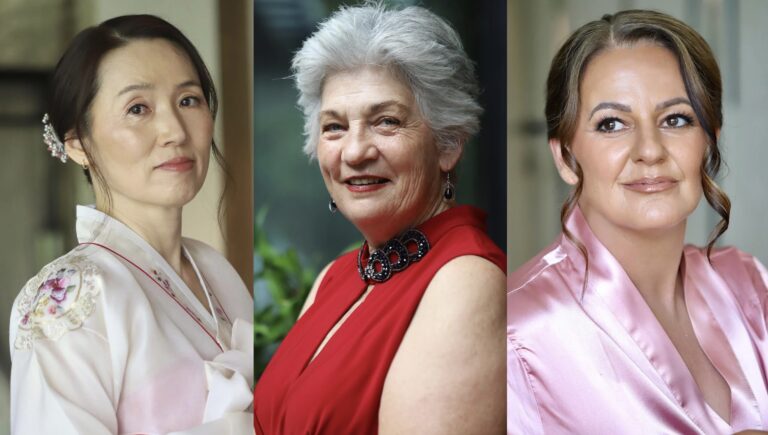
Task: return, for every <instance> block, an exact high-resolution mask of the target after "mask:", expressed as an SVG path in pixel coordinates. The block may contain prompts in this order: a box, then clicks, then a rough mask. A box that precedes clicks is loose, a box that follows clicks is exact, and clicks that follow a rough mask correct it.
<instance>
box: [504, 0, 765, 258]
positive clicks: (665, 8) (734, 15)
mask: <svg viewBox="0 0 768 435" xmlns="http://www.w3.org/2000/svg"><path fill="white" fill-rule="evenodd" d="M623 9H655V10H658V11H662V12H666V13H668V14H670V15H672V16H674V17H677V18H678V19H681V20H683V21H685V22H686V23H688V24H689V25H691V26H692V27H693V28H694V29H696V30H697V31H698V32H699V33H700V34H701V35H702V36H703V37H704V38H705V39H706V40H707V42H708V43H709V44H710V46H711V47H712V50H713V51H714V53H715V56H716V57H717V60H718V63H719V65H720V70H721V74H722V78H723V91H724V92H723V111H724V113H723V117H724V127H723V131H722V133H721V136H720V149H721V152H722V154H723V158H724V160H725V163H726V167H725V168H724V170H723V171H722V176H721V178H720V179H719V184H720V186H721V187H722V188H723V189H724V190H725V192H726V193H727V194H728V196H729V197H730V199H731V202H732V208H731V223H730V228H729V229H728V231H727V232H726V233H725V234H724V235H723V236H722V237H721V238H720V239H719V242H718V244H719V245H720V246H723V245H733V246H736V247H738V248H740V249H742V250H744V251H746V252H749V253H751V254H753V255H755V256H757V258H758V259H760V260H761V261H762V262H763V264H765V263H766V262H768V232H766V231H765V230H764V226H763V224H764V222H765V219H766V217H768V193H767V192H766V186H768V171H766V170H765V162H768V146H766V139H765V138H766V137H768V122H765V116H766V113H768V110H767V109H766V102H767V101H768V84H766V77H768V50H766V49H765V46H763V45H762V44H763V42H764V41H763V39H762V38H763V37H764V33H763V32H764V31H765V30H764V29H765V24H766V23H768V2H766V1H763V0H588V1H587V0H539V1H528V0H509V1H508V3H507V71H508V73H509V81H508V86H507V102H508V105H507V107H508V109H507V120H508V121H507V122H508V130H507V134H508V136H507V144H508V152H507V171H508V172H507V189H508V193H509V202H508V207H509V213H508V215H507V218H508V231H509V238H508V250H507V255H508V257H507V258H508V261H509V263H508V270H509V271H510V272H511V271H513V270H515V269H516V268H517V267H519V266H521V265H522V264H523V263H525V261H527V260H528V259H530V258H531V257H533V256H534V255H535V254H536V253H537V252H539V251H540V250H541V249H543V248H544V247H546V246H547V245H548V244H550V243H551V242H552V241H554V239H555V237H556V236H557V234H559V232H560V206H561V204H562V202H563V200H564V199H565V197H566V195H567V192H568V186H567V185H566V184H565V183H564V182H562V181H561V180H560V177H559V176H558V175H557V172H556V171H555V166H554V164H553V162H552V156H551V154H550V151H549V147H548V146H547V135H546V123H545V119H544V95H545V82H546V78H547V74H548V72H549V64H550V62H551V61H552V57H553V56H554V55H555V52H556V51H557V49H558V48H560V46H561V45H562V44H563V42H565V40H566V38H567V37H568V36H569V35H570V34H571V33H572V32H573V31H574V30H576V28H578V27H580V26H581V25H583V24H585V23H587V22H589V21H592V20H596V19H600V17H601V16H602V15H603V14H606V13H613V12H616V11H619V10H623ZM718 220H719V217H718V216H717V214H716V213H715V212H714V211H712V209H711V208H710V207H709V205H708V204H707V202H706V200H702V202H701V204H700V205H699V208H698V209H697V210H696V213H695V214H694V215H693V216H692V218H690V219H689V220H688V228H687V234H686V238H687V241H688V243H694V244H697V245H704V244H706V241H707V237H708V236H709V233H710V231H711V230H712V228H714V226H715V224H716V223H717V221H718Z"/></svg>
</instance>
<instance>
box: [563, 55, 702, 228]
mask: <svg viewBox="0 0 768 435" xmlns="http://www.w3.org/2000/svg"><path fill="white" fill-rule="evenodd" d="M706 147H707V137H706V134H705V132H704V130H703V129H702V128H701V127H700V125H699V122H698V120H697V119H696V115H695V113H694V111H693V108H692V106H691V103H690V100H689V98H688V95H687V93H686V91H685V86H684V84H683V80H682V76H681V75H680V70H679V67H678V62H677V59H676V58H675V56H674V55H673V54H672V52H670V51H669V50H668V49H666V48H663V47H660V46H657V45H652V44H650V43H645V42H640V43H637V44H635V45H633V46H630V47H620V48H612V49H609V50H607V51H604V52H602V53H600V54H598V55H597V56H595V57H594V59H592V60H591V61H590V62H589V64H588V65H587V67H586V69H585V71H584V74H583V76H582V82H581V86H580V106H579V114H578V123H577V127H576V132H575V134H574V136H573V140H572V143H571V150H572V153H573V155H574V157H575V158H576V160H577V161H578V163H579V165H580V166H581V169H582V173H583V177H584V180H583V190H582V194H581V197H580V199H579V206H580V208H581V210H582V211H583V212H584V215H585V217H586V218H587V221H588V222H589V223H590V226H591V227H592V228H593V230H595V231H596V232H600V229H601V228H606V227H611V228H614V229H623V230H631V231H636V232H647V231H651V232H656V231H664V230H669V229H678V230H680V229H681V228H682V229H683V230H684V228H685V220H686V218H687V217H688V216H689V215H690V214H691V213H692V212H693V210H694V209H695V208H696V206H697V204H698V203H699V200H700V199H701V194H702V187H701V175H700V169H701V164H702V160H703V158H704V152H705V150H706ZM553 152H555V159H556V161H557V163H558V170H559V171H560V173H561V175H562V177H563V179H565V180H566V182H569V183H571V184H574V183H575V181H576V179H577V178H576V175H575V174H573V172H571V171H570V170H569V169H568V168H567V167H566V166H565V165H564V163H563V162H562V159H560V160H559V161H558V158H559V157H558V156H559V147H558V146H556V143H554V144H553Z"/></svg>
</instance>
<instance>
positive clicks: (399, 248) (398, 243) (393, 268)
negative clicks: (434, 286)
mask: <svg viewBox="0 0 768 435" xmlns="http://www.w3.org/2000/svg"><path fill="white" fill-rule="evenodd" d="M409 246H413V247H415V250H414V251H409ZM368 251H369V249H368V242H367V241H366V242H364V243H363V246H362V247H361V248H360V252H358V253H357V271H358V273H360V278H362V280H363V282H365V283H368V284H370V283H374V282H375V283H381V282H384V281H386V280H388V279H389V278H391V277H392V275H393V274H395V273H396V272H400V271H402V270H405V268H407V267H408V266H410V265H411V263H415V262H417V261H419V260H421V259H422V258H424V256H425V255H427V252H429V240H427V236H425V235H424V233H422V232H421V231H419V230H417V229H411V230H408V231H406V232H405V233H403V234H402V235H401V236H399V237H395V238H394V239H391V240H390V241H388V242H387V243H385V244H384V245H383V246H382V247H381V249H377V250H375V251H373V252H370V253H369V252H368ZM365 256H367V260H366V261H365V264H363V257H365ZM393 257H394V258H393ZM376 265H378V267H376Z"/></svg>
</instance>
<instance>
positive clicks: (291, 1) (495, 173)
mask: <svg viewBox="0 0 768 435" xmlns="http://www.w3.org/2000/svg"><path fill="white" fill-rule="evenodd" d="M346 3H349V4H355V3H357V2H346ZM386 3H387V4H390V5H393V6H407V5H413V4H417V5H419V6H424V7H426V8H428V9H430V10H431V11H433V12H434V13H436V14H437V15H439V16H441V17H443V18H444V19H446V20H448V21H449V22H450V23H451V24H452V25H453V26H454V28H455V29H456V30H457V31H458V33H459V35H460V36H461V38H462V41H463V43H464V48H465V50H466V51H467V53H468V55H469V57H470V58H472V59H473V60H474V61H475V62H476V63H477V74H478V76H479V79H480V83H481V88H482V95H481V97H480V104H481V105H482V106H483V108H484V109H485V113H484V115H483V116H482V118H481V130H480V133H479V135H477V136H476V137H475V138H474V139H473V140H472V141H470V142H469V143H468V144H467V145H466V146H465V149H464V157H463V158H462V160H461V162H460V163H459V166H458V182H457V183H456V184H457V200H458V202H459V203H461V204H473V205H476V206H478V207H480V208H482V209H484V210H485V211H487V212H488V229H489V232H490V234H491V237H492V238H493V239H494V241H496V243H497V244H498V245H499V246H500V247H502V248H503V247H505V246H506V188H505V186H506V183H505V177H506V168H505V162H506V159H505V153H506V147H505V143H506V142H505V140H506V124H505V122H506V115H505V112H506V105H505V86H506V71H505V63H504V56H505V53H506V49H505V38H504V35H505V22H504V21H505V17H506V14H505V8H506V5H505V3H504V1H503V0H488V1H481V2H477V1H472V0H458V1H451V2H444V1H437V0H421V1H388V2H386ZM340 4H342V2H340V1H337V0H305V1H302V0H279V1H278V0H255V2H254V15H253V16H254V59H255V65H254V90H253V95H254V166H253V171H254V184H255V186H256V187H255V196H254V204H255V208H256V212H257V216H256V222H257V228H256V230H255V232H256V235H255V238H256V240H255V244H256V255H255V275H256V281H255V283H254V304H255V309H256V319H255V328H256V372H257V376H258V373H260V372H261V370H262V369H263V367H264V365H265V364H266V362H267V360H268V358H269V356H270V355H271V353H272V352H273V351H274V349H275V347H276V346H277V344H278V342H279V340H280V338H282V336H283V335H284V334H285V332H287V329H288V328H290V326H291V325H292V324H293V322H294V320H295V318H296V315H297V314H298V310H299V309H300V307H301V304H302V303H303V301H304V297H305V295H306V292H307V291H308V289H309V287H310V286H311V284H312V282H313V281H314V278H315V276H316V275H317V273H319V271H320V270H321V269H322V268H323V267H324V266H325V265H326V264H328V263H329V262H330V261H332V260H333V259H334V258H336V257H338V256H339V255H340V254H341V253H342V252H344V251H345V250H347V249H350V248H358V247H359V246H360V244H361V243H362V236H361V235H360V233H359V232H358V231H357V230H356V229H355V228H354V227H353V226H352V225H351V224H350V223H349V222H347V221H346V220H345V218H344V217H343V216H342V215H341V213H336V214H330V213H329V211H328V200H329V196H328V193H327V191H326V190H325V185H324V184H323V180H322V177H321V175H320V171H319V169H318V167H317V162H316V161H309V158H308V157H307V156H306V155H304V154H303V152H302V146H303V144H304V139H303V136H302V129H303V118H302V114H301V112H300V110H299V109H298V108H297V105H296V100H297V96H298V94H297V91H296V90H295V88H294V87H293V82H292V80H291V78H290V74H291V73H290V70H289V68H290V60H291V57H292V56H293V54H294V53H295V52H296V51H297V50H298V49H299V48H300V46H301V43H302V41H304V40H305V39H306V38H307V37H308V36H309V35H310V34H311V33H312V32H314V30H315V29H316V26H317V24H318V22H319V21H321V20H323V19H324V18H326V17H328V16H329V15H330V13H331V12H333V11H334V10H336V9H337V8H338V6H339V5H340Z"/></svg>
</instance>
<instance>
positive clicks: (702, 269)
mask: <svg viewBox="0 0 768 435" xmlns="http://www.w3.org/2000/svg"><path fill="white" fill-rule="evenodd" d="M546 117H547V127H548V136H549V145H550V148H551V151H552V155H553V156H554V161H555V164H556V166H557V170H558V172H559V174H560V176H561V178H562V179H563V180H564V181H565V182H566V183H568V184H570V185H571V186H573V188H572V191H571V195H570V196H569V197H568V199H567V201H566V203H565V204H564V206H563V210H562V215H561V217H562V226H563V233H562V235H561V236H560V237H559V238H558V239H557V240H556V241H555V242H554V243H553V244H552V245H550V246H549V247H547V248H546V249H545V250H544V251H542V252H541V253H540V254H539V255H537V256H536V257H535V258H533V259H532V260H531V261H529V262H528V263H527V264H525V265H524V266H522V267H521V268H520V269H518V270H517V271H515V272H513V273H512V274H511V275H510V277H509V289H508V293H507V352H508V353H507V408H508V412H507V425H508V426H507V427H508V432H509V433H514V434H638V435H639V434H732V433H751V434H756V433H762V434H765V433H766V432H764V431H766V430H768V381H767V378H766V373H768V330H767V329H766V323H767V321H768V316H767V315H766V308H767V304H768V288H767V287H766V282H767V281H768V272H766V269H765V268H764V267H763V266H762V265H761V264H760V262H759V261H758V260H757V259H755V258H754V257H752V256H751V255H749V254H747V253H745V252H742V251H739V250H738V249H735V248H715V247H714V243H715V241H716V240H717V238H718V237H719V236H720V235H722V234H723V232H724V231H725V230H726V228H727V227H728V221H729V217H730V201H729V199H728V197H727V196H726V194H725V192H723V190H721V189H720V187H718V185H717V184H716V182H715V180H716V177H717V176H718V170H719V168H720V165H721V157H720V150H719V139H720V132H721V128H722V125H723V110H722V85H721V79H720V71H719V68H718V66H717V62H716V60H715V57H714V55H713V54H712V51H711V50H710V48H709V45H708V44H707V43H706V41H705V40H704V39H703V38H702V37H701V36H700V35H699V34H698V33H696V31H695V30H693V29H692V28H691V27H690V26H688V25H687V24H685V23H683V22H681V21H679V20H677V19H675V18H673V17H670V16H668V15H665V14H662V13H658V12H653V11H638V10H633V11H623V12H619V13H616V14H613V15H605V16H604V17H603V18H602V19H600V20H596V21H592V22H590V23H588V24H586V25H584V26H582V27H581V28H579V29H578V30H576V32H574V34H573V35H571V37H570V38H569V39H568V40H567V41H566V42H565V44H564V45H563V47H562V48H561V49H560V50H559V51H558V53H557V55H556V56H555V58H554V60H553V61H552V67H551V69H550V73H549V78H548V80H547V103H546ZM733 145H735V144H733ZM702 196H703V197H704V198H705V199H706V200H707V202H708V203H709V205H710V206H711V207H712V208H713V209H714V210H715V211H716V212H717V213H718V215H719V218H720V220H719V223H718V224H717V225H716V226H715V228H714V231H713V232H712V235H711V237H710V240H709V243H708V246H706V247H703V248H701V247H696V246H692V245H685V243H684V238H685V228H686V222H687V219H688V217H689V216H690V215H691V213H693V211H694V209H695V208H696V207H697V205H698V204H699V202H700V201H701V199H702ZM744 431H746V432H744Z"/></svg>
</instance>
